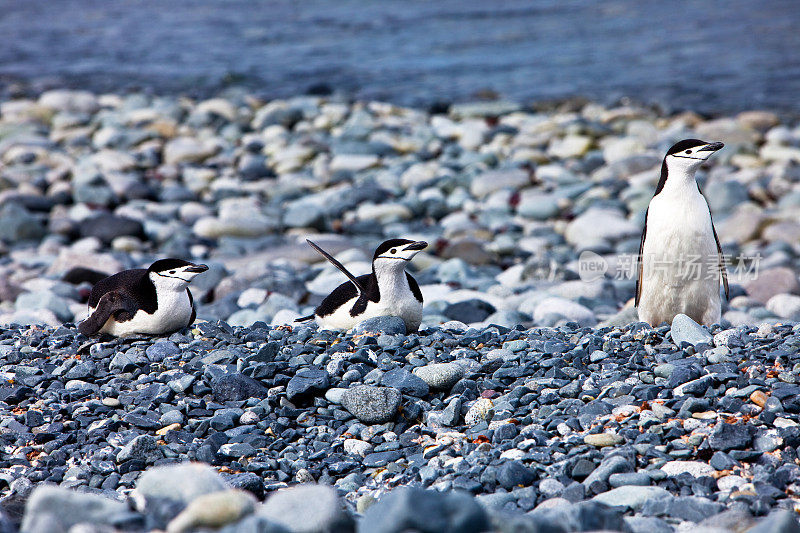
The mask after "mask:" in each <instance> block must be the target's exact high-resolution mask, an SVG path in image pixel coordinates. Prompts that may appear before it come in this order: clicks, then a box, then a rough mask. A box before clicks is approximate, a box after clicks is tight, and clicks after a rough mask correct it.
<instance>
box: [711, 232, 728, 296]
mask: <svg viewBox="0 0 800 533" xmlns="http://www.w3.org/2000/svg"><path fill="white" fill-rule="evenodd" d="M711 231H713V232H714V240H715V241H716V242H717V257H718V258H719V271H720V273H721V274H722V286H723V287H724V288H725V299H726V300H730V299H731V293H730V289H729V288H728V270H727V269H726V268H725V256H724V255H723V253H722V246H720V244H719V237H717V229H716V228H715V227H714V222H713V221H712V222H711Z"/></svg>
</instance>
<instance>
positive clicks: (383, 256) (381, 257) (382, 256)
mask: <svg viewBox="0 0 800 533" xmlns="http://www.w3.org/2000/svg"><path fill="white" fill-rule="evenodd" d="M375 259H399V260H400V261H411V259H405V258H403V257H387V256H385V255H379V256H378V257H376V258H375Z"/></svg>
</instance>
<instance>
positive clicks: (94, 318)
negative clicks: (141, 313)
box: [78, 291, 136, 337]
mask: <svg viewBox="0 0 800 533" xmlns="http://www.w3.org/2000/svg"><path fill="white" fill-rule="evenodd" d="M135 309H136V302H134V301H132V300H131V299H130V298H128V297H127V296H126V295H124V294H122V293H120V292H118V291H111V292H107V293H105V294H104V295H103V296H102V298H100V301H98V302H97V307H95V310H94V312H93V313H92V314H91V315H90V316H89V318H87V319H86V320H84V321H83V322H81V323H80V324H79V325H78V331H80V332H81V333H83V334H84V335H86V336H87V337H89V336H91V335H94V334H96V333H97V332H98V331H100V330H101V329H102V328H103V326H104V325H105V323H106V322H107V321H108V319H109V318H111V317H112V316H114V318H115V319H116V320H117V321H119V322H125V321H127V320H130V319H131V318H133V315H134V314H135Z"/></svg>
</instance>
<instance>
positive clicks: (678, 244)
mask: <svg viewBox="0 0 800 533" xmlns="http://www.w3.org/2000/svg"><path fill="white" fill-rule="evenodd" d="M723 146H724V145H723V144H722V143H721V142H713V143H708V142H704V141H700V140H697V139H685V140H683V141H680V142H678V143H676V144H675V145H673V146H672V148H670V149H669V150H668V151H667V154H666V156H664V161H663V163H662V164H661V180H660V181H659V182H658V186H657V187H656V192H655V194H654V195H653V199H652V200H650V205H649V206H648V208H647V212H646V214H645V226H644V231H643V232H642V241H641V244H640V245H639V265H638V266H639V275H638V278H637V280H636V299H635V302H636V306H637V307H638V312H639V320H641V321H643V322H647V323H648V324H650V325H652V326H657V325H659V324H661V323H662V322H668V323H670V324H671V323H672V319H673V318H675V315H677V314H679V313H683V314H686V315H688V316H689V317H691V318H692V319H693V320H694V321H695V322H698V323H700V324H706V325H710V324H714V323H717V322H719V320H720V311H721V298H720V290H719V285H720V278H722V284H723V286H724V288H725V296H726V298H727V297H728V294H729V293H728V276H727V273H726V270H725V263H724V260H723V256H722V249H721V248H720V245H719V238H718V237H717V232H716V230H715V229H714V223H713V221H712V219H711V211H710V209H709V207H708V202H706V199H705V197H704V196H703V194H702V193H701V192H700V189H699V187H698V185H697V181H695V172H696V171H697V169H698V167H700V165H701V164H702V163H703V161H705V160H706V159H708V158H709V157H711V155H712V154H713V153H714V152H716V151H717V150H719V149H720V148H722V147H723Z"/></svg>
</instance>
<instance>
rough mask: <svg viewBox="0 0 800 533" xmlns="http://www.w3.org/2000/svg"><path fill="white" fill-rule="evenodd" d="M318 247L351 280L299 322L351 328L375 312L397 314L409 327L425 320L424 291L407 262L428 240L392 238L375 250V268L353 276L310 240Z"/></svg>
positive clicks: (328, 327)
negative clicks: (409, 270)
mask: <svg viewBox="0 0 800 533" xmlns="http://www.w3.org/2000/svg"><path fill="white" fill-rule="evenodd" d="M306 242H308V244H310V245H311V247H312V248H314V249H315V250H316V251H318V252H319V253H320V254H322V255H323V257H325V259H327V260H328V261H330V262H331V263H332V264H333V265H334V266H335V267H336V268H338V269H339V270H341V271H342V272H343V273H344V275H345V276H347V277H348V278H349V279H350V281H347V282H345V283H342V284H341V285H339V286H338V287H336V288H335V289H334V290H333V292H331V293H330V294H329V295H328V296H327V297H325V299H324V300H322V303H321V304H319V306H318V307H317V308H316V310H315V311H314V314H313V315H308V316H305V317H302V318H298V319H297V322H304V321H307V320H311V319H316V321H317V324H319V326H320V327H321V328H323V329H338V330H349V329H352V328H353V327H354V326H355V325H356V324H358V323H359V322H361V321H362V320H366V319H368V318H373V317H376V316H398V317H400V318H402V319H403V321H404V322H405V324H406V331H409V332H410V331H416V330H417V329H419V325H420V322H422V293H421V292H420V290H419V285H418V284H417V281H416V280H415V279H414V278H413V277H412V276H411V274H409V273H407V272H406V263H408V262H409V261H411V259H412V258H413V257H414V256H415V255H417V253H419V251H420V250H423V249H424V248H426V247H427V246H428V243H426V242H425V241H409V240H406V239H390V240H388V241H385V242H383V243H382V244H381V245H380V246H378V248H377V249H376V250H375V254H374V256H373V258H372V272H371V273H370V274H364V275H363V276H358V277H356V276H354V275H353V274H351V273H350V271H348V270H347V269H346V268H345V267H344V265H342V264H341V263H340V262H339V261H337V260H336V259H334V258H333V257H332V256H331V255H330V254H329V253H328V252H326V251H325V250H323V249H322V248H320V247H319V246H317V245H316V244H314V243H313V242H311V241H308V240H307V241H306Z"/></svg>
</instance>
